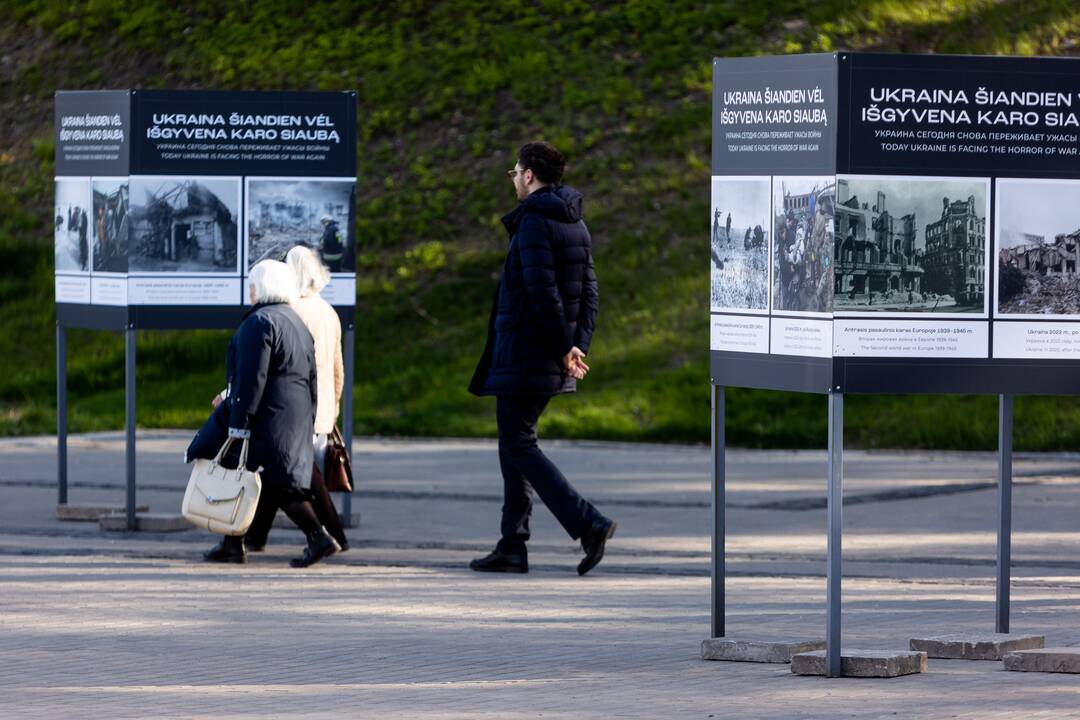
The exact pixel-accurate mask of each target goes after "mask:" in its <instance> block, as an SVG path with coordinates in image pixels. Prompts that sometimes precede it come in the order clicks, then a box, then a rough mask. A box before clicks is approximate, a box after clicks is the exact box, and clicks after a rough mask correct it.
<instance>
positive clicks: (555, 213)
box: [502, 185, 584, 235]
mask: <svg viewBox="0 0 1080 720" xmlns="http://www.w3.org/2000/svg"><path fill="white" fill-rule="evenodd" d="M583 200H584V198H583V197H582V195H581V193H579V192H578V191H577V190H575V189H574V188H572V187H570V186H569V185H545V186H544V187H542V188H540V189H539V190H536V191H535V192H534V193H532V194H531V195H529V197H527V198H525V199H524V200H522V201H521V203H520V204H519V205H518V206H517V207H516V208H514V209H513V210H511V211H510V212H509V213H507V214H506V215H505V216H503V219H502V222H503V225H505V226H506V230H507V231H508V232H509V233H510V234H511V235H513V234H514V232H516V231H517V228H518V225H520V224H521V221H522V219H523V218H524V217H525V216H526V215H530V214H535V215H541V216H543V217H546V218H548V219H550V220H554V221H555V222H561V223H576V222H577V221H578V220H581V219H582V217H584V212H583V210H582V202H583Z"/></svg>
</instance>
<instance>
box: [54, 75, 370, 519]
mask: <svg viewBox="0 0 1080 720" xmlns="http://www.w3.org/2000/svg"><path fill="white" fill-rule="evenodd" d="M356 113H357V106H356V93H355V92H216V91H170V90H107V91H59V92H57V93H56V102H55V127H56V195H55V213H54V247H55V257H56V275H55V278H56V323H57V338H56V345H57V438H58V490H59V492H58V496H59V497H58V499H59V503H60V504H66V503H67V336H66V329H67V328H73V327H74V328H89V329H101V330H121V331H123V332H124V333H125V346H126V347H125V400H126V416H127V419H126V430H127V473H126V474H127V502H126V510H127V528H128V530H134V529H136V517H135V508H136V502H135V492H136V485H135V343H136V331H138V330H148V329H195V328H235V327H237V325H238V324H239V323H240V320H241V319H242V318H243V315H244V313H245V312H246V311H247V310H248V309H249V306H250V299H249V297H248V289H247V282H246V278H247V276H248V274H249V272H250V271H251V268H252V267H253V266H254V265H255V264H256V263H258V262H259V261H260V260H263V259H267V258H269V259H279V260H281V259H284V256H285V253H286V252H288V250H289V249H291V248H292V247H294V246H297V245H305V246H307V247H311V248H313V249H316V250H318V251H319V253H320V255H321V256H322V258H323V260H324V262H325V263H326V264H327V265H328V267H329V268H330V271H331V280H330V283H329V285H327V287H326V288H324V289H323V291H322V296H323V298H324V299H326V300H327V301H328V302H329V303H330V304H331V305H332V306H333V307H334V309H335V310H336V311H337V313H338V315H339V317H340V318H341V321H342V330H343V333H342V335H343V340H344V361H345V387H346V388H351V387H352V377H353V339H354V332H355V328H354V320H355V311H356ZM224 354H225V348H224V347H222V359H223V360H224ZM342 405H343V408H342V409H343V417H342V431H343V435H344V437H345V441H346V447H347V448H350V451H351V445H352V443H351V441H352V392H351V391H347V392H345V393H344V396H343V398H342ZM342 510H343V512H342V515H343V516H344V517H343V521H344V522H345V523H346V525H348V524H349V523H350V521H351V509H350V498H349V496H348V495H345V496H344V499H343V507H342Z"/></svg>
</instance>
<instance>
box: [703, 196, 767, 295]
mask: <svg viewBox="0 0 1080 720" xmlns="http://www.w3.org/2000/svg"><path fill="white" fill-rule="evenodd" d="M710 219H711V221H712V253H711V257H712V262H711V263H710V266H711V268H712V302H711V308H712V310H714V311H723V310H738V311H751V312H754V311H756V312H758V313H767V312H768V310H769V264H768V257H769V178H768V177H722V178H721V177H714V178H713V179H712V213H711V218H710Z"/></svg>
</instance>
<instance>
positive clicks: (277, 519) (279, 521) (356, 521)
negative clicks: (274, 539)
mask: <svg viewBox="0 0 1080 720" xmlns="http://www.w3.org/2000/svg"><path fill="white" fill-rule="evenodd" d="M350 520H351V521H350V522H349V523H345V518H344V517H343V518H341V521H342V524H344V525H345V527H347V528H354V527H357V526H359V525H360V513H357V512H354V513H353V514H352V518H351V519H350ZM273 527H276V528H284V529H286V530H296V529H297V527H296V525H294V524H293V521H292V520H290V519H289V517H288V516H287V515H286V514H285V513H283V512H278V514H277V515H276V516H274V525H273Z"/></svg>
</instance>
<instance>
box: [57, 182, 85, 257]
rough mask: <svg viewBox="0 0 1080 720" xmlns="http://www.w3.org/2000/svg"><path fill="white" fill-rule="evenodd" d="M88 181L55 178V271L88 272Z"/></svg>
mask: <svg viewBox="0 0 1080 720" xmlns="http://www.w3.org/2000/svg"><path fill="white" fill-rule="evenodd" d="M90 203H91V199H90V178H57V179H56V208H55V210H56V211H55V213H54V216H53V225H54V245H55V251H56V271H57V272H63V273H89V272H90V212H91V206H90Z"/></svg>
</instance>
